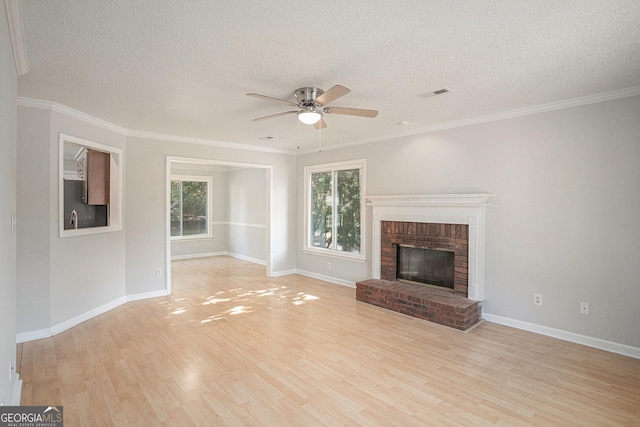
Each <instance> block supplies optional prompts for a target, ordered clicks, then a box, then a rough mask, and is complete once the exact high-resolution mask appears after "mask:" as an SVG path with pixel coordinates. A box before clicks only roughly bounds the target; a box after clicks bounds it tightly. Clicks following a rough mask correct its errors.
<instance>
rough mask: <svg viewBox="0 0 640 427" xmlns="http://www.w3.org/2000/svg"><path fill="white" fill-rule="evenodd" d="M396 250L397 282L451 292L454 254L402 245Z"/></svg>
mask: <svg viewBox="0 0 640 427" xmlns="http://www.w3.org/2000/svg"><path fill="white" fill-rule="evenodd" d="M397 248H398V251H397V254H398V259H397V262H396V278H397V279H398V280H400V281H407V282H411V283H417V284H425V285H432V286H439V287H442V288H448V289H451V290H453V283H454V271H455V265H454V258H455V253H454V252H452V251H444V250H435V249H427V248H417V247H412V246H404V245H398V246H397Z"/></svg>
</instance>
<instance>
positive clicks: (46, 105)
mask: <svg viewBox="0 0 640 427" xmlns="http://www.w3.org/2000/svg"><path fill="white" fill-rule="evenodd" d="M11 1H16V2H18V3H19V0H11ZM7 4H8V3H7ZM638 95H640V86H633V87H630V88H626V89H619V90H614V91H610V92H604V93H599V94H595V95H589V96H583V97H579V98H573V99H568V100H564V101H558V102H552V103H548V104H542V105H536V106H533V107H526V108H519V109H516V110H510V111H505V112H502V113H496V114H487V115H484V116H477V117H472V118H469V119H464V120H456V121H452V122H447V123H441V124H436V125H432V126H427V127H423V128H420V129H414V130H413V131H411V132H403V133H398V134H387V135H382V136H378V137H375V138H369V139H364V140H360V141H356V142H350V143H346V144H335V145H329V146H323V147H322V150H321V151H328V150H338V149H341V148H347V147H353V146H357V145H364V144H370V143H373V142H380V141H388V140H390V139H397V138H402V137H406V136H415V135H422V134H427V133H431V132H438V131H442V130H447V129H455V128H460V127H465V126H472V125H476V124H481V123H489V122H494V121H498V120H505V119H510V118H515V117H522V116H530V115H533V114H539V113H545V112H549V111H556V110H562V109H566V108H573V107H579V106H583V105H589V104H596V103H599V102H605V101H613V100H616V99H622V98H628V97H631V96H638ZM18 105H20V106H24V107H33V108H41V109H46V110H51V111H56V112H58V113H61V114H66V115H68V116H71V117H74V118H76V119H78V120H82V121H85V122H88V123H91V124H94V125H96V126H100V127H102V128H105V129H108V130H111V131H114V132H116V133H119V134H121V135H125V136H131V137H136V138H144V139H156V140H160V141H172V142H183V143H187V144H201V145H208V146H213V147H222V148H231V149H236V150H248V151H257V152H263V153H273V154H286V155H292V156H297V155H304V154H312V153H317V152H318V150H317V149H315V148H314V149H309V150H304V151H295V150H283V149H277V148H268V147H260V146H255V145H249V144H240V143H235V142H226V141H217V140H212V139H203V138H193V137H186V136H178V135H168V134H162V133H154V132H143V131H132V130H129V129H126V128H123V127H120V126H117V125H114V124H113V123H109V122H107V121H105V120H102V119H98V118H96V117H93V116H90V115H88V114H85V113H82V112H80V111H78V110H74V109H73V108H69V107H67V106H64V105H61V104H58V103H55V102H51V101H43V100H40V99H33V98H25V97H21V96H19V97H18Z"/></svg>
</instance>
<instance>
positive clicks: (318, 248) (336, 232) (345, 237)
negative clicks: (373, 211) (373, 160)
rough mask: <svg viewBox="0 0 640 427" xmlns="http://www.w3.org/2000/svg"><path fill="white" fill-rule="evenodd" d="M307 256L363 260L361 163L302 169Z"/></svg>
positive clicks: (362, 180)
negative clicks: (312, 254) (319, 254)
mask: <svg viewBox="0 0 640 427" xmlns="http://www.w3.org/2000/svg"><path fill="white" fill-rule="evenodd" d="M305 179H306V185H305V188H306V196H305V200H306V203H307V232H306V235H307V239H306V240H307V242H306V246H305V249H306V250H308V251H310V252H315V253H324V254H325V255H331V256H341V257H346V258H357V259H364V255H363V254H364V250H363V248H362V241H363V236H362V223H363V213H364V209H363V200H364V197H363V194H364V160H358V161H353V162H344V163H334V164H330V165H320V166H310V167H306V168H305Z"/></svg>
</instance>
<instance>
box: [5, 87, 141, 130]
mask: <svg viewBox="0 0 640 427" xmlns="http://www.w3.org/2000/svg"><path fill="white" fill-rule="evenodd" d="M18 105H19V106H21V107H31V108H39V109H41V110H50V111H55V112H56V113H60V114H64V115H66V116H69V117H72V118H74V119H78V120H80V121H83V122H85V123H89V124H92V125H94V126H98V127H101V128H103V129H107V130H110V131H112V132H115V133H118V134H120V135H124V136H127V134H128V133H129V130H128V129H125V128H123V127H121V126H118V125H114V124H113V123H110V122H108V121H106V120H102V119H99V118H97V117H93V116H90V115H89V114H86V113H83V112H81V111H78V110H74V109H73V108H70V107H67V106H66V105H62V104H58V103H56V102H51V101H43V100H41V99H33V98H25V97H23V96H19V97H18Z"/></svg>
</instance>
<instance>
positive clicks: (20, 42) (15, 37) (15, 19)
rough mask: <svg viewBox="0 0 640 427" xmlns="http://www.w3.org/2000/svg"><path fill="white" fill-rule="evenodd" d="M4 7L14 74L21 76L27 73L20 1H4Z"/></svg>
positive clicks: (27, 63) (25, 45) (27, 66)
mask: <svg viewBox="0 0 640 427" xmlns="http://www.w3.org/2000/svg"><path fill="white" fill-rule="evenodd" d="M4 6H5V9H6V10H7V21H8V23H9V35H10V36H11V46H12V47H13V59H14V60H15V63H16V72H17V73H18V76H21V75H23V74H27V73H28V72H29V59H28V56H27V44H26V42H25V37H24V22H23V20H22V5H21V2H20V0H5V2H4Z"/></svg>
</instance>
